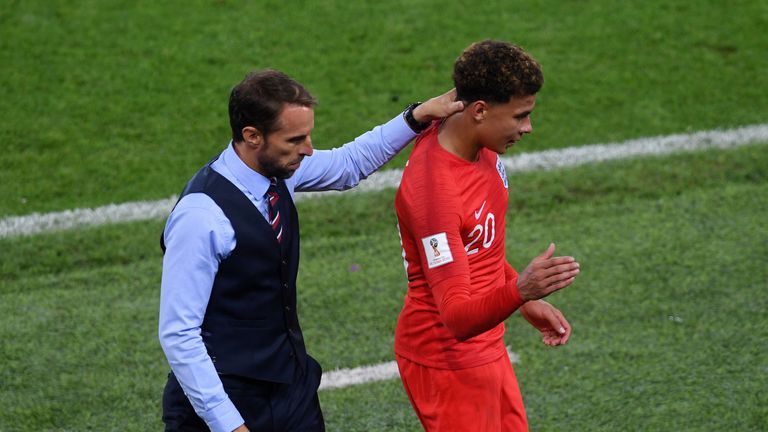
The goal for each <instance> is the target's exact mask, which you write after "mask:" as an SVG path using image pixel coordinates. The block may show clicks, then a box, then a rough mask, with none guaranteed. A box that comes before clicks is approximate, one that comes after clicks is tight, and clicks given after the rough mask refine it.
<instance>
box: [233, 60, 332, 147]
mask: <svg viewBox="0 0 768 432" xmlns="http://www.w3.org/2000/svg"><path fill="white" fill-rule="evenodd" d="M316 103H317V100H315V98H314V96H312V94H310V93H309V91H307V89H305V88H304V86H303V85H301V84H300V83H299V82H297V81H295V80H293V79H292V78H290V77H289V76H288V75H286V74H284V73H282V72H280V71H276V70H274V69H264V70H260V71H256V72H251V73H249V74H248V75H246V77H245V79H243V80H242V81H241V82H240V83H239V84H238V85H236V86H235V87H234V88H233V89H232V92H231V93H230V95H229V124H230V126H231V128H232V140H233V141H235V142H239V141H242V140H243V128H244V127H246V126H253V127H255V128H256V129H258V130H259V131H260V132H261V133H263V134H264V135H269V133H270V132H273V131H274V129H275V127H276V124H277V118H278V117H279V115H280V112H282V110H283V105H285V104H291V105H302V106H306V107H310V108H311V107H314V106H315V104H316Z"/></svg>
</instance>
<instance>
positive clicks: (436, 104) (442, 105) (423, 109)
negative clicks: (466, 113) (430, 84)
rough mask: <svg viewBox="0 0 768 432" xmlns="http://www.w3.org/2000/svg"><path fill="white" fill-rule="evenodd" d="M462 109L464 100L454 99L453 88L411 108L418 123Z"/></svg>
mask: <svg viewBox="0 0 768 432" xmlns="http://www.w3.org/2000/svg"><path fill="white" fill-rule="evenodd" d="M463 109H464V102H462V101H457V100H456V89H455V88H454V89H451V90H449V91H448V92H446V93H443V94H441V95H440V96H436V97H433V98H432V99H430V100H428V101H426V102H424V103H423V104H421V105H419V106H417V107H416V108H415V109H414V110H413V118H414V119H415V120H416V121H417V122H419V123H426V122H430V121H432V120H436V119H440V118H443V117H448V116H450V115H453V114H455V113H457V112H459V111H461V110H463Z"/></svg>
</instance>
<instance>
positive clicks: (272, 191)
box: [267, 178, 283, 243]
mask: <svg viewBox="0 0 768 432" xmlns="http://www.w3.org/2000/svg"><path fill="white" fill-rule="evenodd" d="M279 199H280V195H279V194H278V193H277V179H276V178H272V179H271V180H270V182H269V188H268V189H267V203H268V205H267V208H268V210H269V211H268V213H269V224H270V225H272V229H273V230H275V235H277V242H278V243H280V242H281V241H282V240H283V224H282V223H281V221H280V210H279V209H278V208H277V201H278V200H279Z"/></svg>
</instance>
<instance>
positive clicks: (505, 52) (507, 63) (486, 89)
mask: <svg viewBox="0 0 768 432" xmlns="http://www.w3.org/2000/svg"><path fill="white" fill-rule="evenodd" d="M453 83H454V85H455V86H456V97H457V99H458V100H461V101H464V102H465V103H471V102H475V101H478V100H483V101H486V102H491V103H507V102H509V100H510V99H511V98H512V97H515V96H518V97H519V96H530V95H533V94H536V92H538V91H539V89H541V86H542V85H543V84H544V75H543V74H542V73H541V66H540V65H539V63H538V62H537V61H536V60H534V59H533V57H531V56H530V55H529V54H528V53H526V52H525V51H524V50H523V49H522V48H520V47H519V46H517V45H514V44H511V43H509V42H503V41H495V40H484V41H481V42H475V43H473V44H472V45H470V46H469V47H467V48H466V49H465V50H464V52H463V53H461V55H460V56H459V58H457V59H456V62H455V63H454V65H453Z"/></svg>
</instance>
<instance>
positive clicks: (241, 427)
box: [232, 423, 249, 432]
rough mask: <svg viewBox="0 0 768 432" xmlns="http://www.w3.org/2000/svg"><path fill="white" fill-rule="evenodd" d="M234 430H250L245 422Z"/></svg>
mask: <svg viewBox="0 0 768 432" xmlns="http://www.w3.org/2000/svg"><path fill="white" fill-rule="evenodd" d="M232 432H249V430H248V428H247V427H246V426H245V423H243V424H241V425H240V426H238V427H237V429H235V430H233V431H232Z"/></svg>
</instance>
